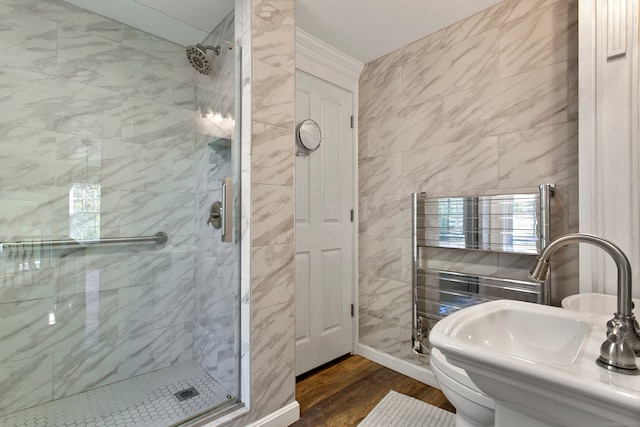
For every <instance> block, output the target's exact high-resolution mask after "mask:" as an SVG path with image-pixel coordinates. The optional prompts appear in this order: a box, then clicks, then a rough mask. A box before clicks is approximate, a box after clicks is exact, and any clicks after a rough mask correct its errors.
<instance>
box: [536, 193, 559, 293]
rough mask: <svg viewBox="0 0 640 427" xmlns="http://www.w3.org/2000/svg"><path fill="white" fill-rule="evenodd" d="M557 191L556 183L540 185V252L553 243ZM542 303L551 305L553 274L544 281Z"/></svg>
mask: <svg viewBox="0 0 640 427" xmlns="http://www.w3.org/2000/svg"><path fill="white" fill-rule="evenodd" d="M555 193H556V185H555V184H542V185H540V253H542V251H543V250H544V248H546V247H547V245H548V244H549V243H551V198H552V197H553V196H554V195H555ZM542 294H543V295H542V301H541V303H543V304H546V305H551V276H549V278H547V280H546V282H545V283H544V287H543V291H542Z"/></svg>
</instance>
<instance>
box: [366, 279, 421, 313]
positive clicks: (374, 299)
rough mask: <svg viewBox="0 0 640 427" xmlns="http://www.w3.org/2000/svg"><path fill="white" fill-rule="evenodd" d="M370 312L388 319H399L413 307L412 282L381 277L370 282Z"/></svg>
mask: <svg viewBox="0 0 640 427" xmlns="http://www.w3.org/2000/svg"><path fill="white" fill-rule="evenodd" d="M368 289H369V300H368V313H369V315H370V316H374V317H377V318H379V319H382V320H386V321H398V320H399V319H400V318H401V317H402V316H404V315H405V314H406V313H407V307H411V284H410V283H406V282H400V281H397V280H386V279H382V278H379V277H376V278H371V279H370V280H369V282H368Z"/></svg>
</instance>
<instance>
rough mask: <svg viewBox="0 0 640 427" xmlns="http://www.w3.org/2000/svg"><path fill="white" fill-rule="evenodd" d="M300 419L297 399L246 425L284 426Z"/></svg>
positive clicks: (250, 426)
mask: <svg viewBox="0 0 640 427" xmlns="http://www.w3.org/2000/svg"><path fill="white" fill-rule="evenodd" d="M299 419H300V404H299V403H298V401H297V400H294V401H293V403H290V404H288V405H287V406H285V407H283V408H280V409H278V410H277V411H275V412H272V413H270V414H269V415H267V416H266V417H263V418H260V419H259V420H258V421H255V422H253V423H251V424H249V426H248V427H286V426H289V425H291V424H293V423H295V422H296V421H298V420H299Z"/></svg>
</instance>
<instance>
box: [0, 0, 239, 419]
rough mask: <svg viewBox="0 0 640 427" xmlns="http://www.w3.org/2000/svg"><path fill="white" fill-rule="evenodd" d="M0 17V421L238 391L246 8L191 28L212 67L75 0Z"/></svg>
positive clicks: (31, 4)
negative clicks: (198, 65) (237, 17)
mask: <svg viewBox="0 0 640 427" xmlns="http://www.w3.org/2000/svg"><path fill="white" fill-rule="evenodd" d="M0 26H1V27H2V31H1V32H0V49H2V55H0V390H2V392H0V426H13V425H34V426H65V425H70V426H71V425H73V426H75V425H83V426H85V425H87V426H89V425H95V426H100V425H121V426H131V425H136V426H154V427H159V426H165V425H166V426H169V425H177V424H181V423H187V424H188V423H193V422H199V421H201V420H202V419H204V418H207V419H209V418H214V417H215V416H216V414H220V413H225V412H228V411H230V410H232V409H233V408H235V407H238V406H240V405H241V402H240V401H239V395H240V390H239V384H240V381H239V378H240V372H239V358H240V354H239V347H240V344H239V323H240V309H239V307H240V301H239V289H240V286H239V283H240V277H239V264H240V248H239V220H238V218H239V217H240V215H239V208H240V206H239V200H240V194H239V191H240V167H239V164H240V143H239V128H240V123H239V117H240V114H239V111H240V110H239V108H240V106H239V99H240V97H239V90H240V85H239V73H240V71H239V70H240V67H239V65H240V64H239V61H240V51H239V50H240V49H239V47H238V46H236V45H234V44H232V43H230V42H227V41H225V40H224V37H225V36H226V38H227V39H228V40H233V33H232V32H231V33H230V34H229V33H228V31H227V29H229V28H231V29H233V12H232V13H231V14H230V15H229V16H228V17H227V18H226V19H225V20H224V21H223V22H222V23H220V25H219V26H218V27H217V28H216V29H215V30H214V31H213V32H212V33H211V34H210V36H209V37H207V38H206V40H194V41H193V44H196V43H201V44H202V45H204V46H214V47H218V49H217V50H218V54H216V53H215V51H206V52H205V54H206V55H208V57H205V58H204V59H208V60H210V61H211V63H210V66H211V71H210V73H209V74H206V75H205V74H201V73H200V72H198V71H196V70H195V69H194V68H193V67H192V66H191V64H190V63H189V60H188V59H187V55H186V51H185V46H179V45H177V44H174V43H171V42H168V41H166V40H163V39H161V38H159V37H156V36H153V35H150V34H148V33H145V32H142V31H140V30H138V29H135V28H132V27H129V26H127V25H124V24H121V23H119V22H116V21H114V20H111V19H108V18H105V17H103V16H100V15H98V14H95V13H91V12H88V11H86V10H84V9H81V8H78V7H76V6H73V5H71V4H69V3H66V2H64V1H60V0H47V1H35V0H0ZM201 59H203V58H201ZM223 183H225V184H226V186H225V188H224V190H223ZM216 201H220V202H221V203H220V204H219V205H218V204H216V205H215V206H214V208H213V209H212V205H214V202H216ZM218 206H221V207H222V209H220V207H218ZM210 219H211V221H209V220H210ZM212 223H215V224H214V225H217V224H218V223H219V224H220V226H221V228H214V227H213V226H212Z"/></svg>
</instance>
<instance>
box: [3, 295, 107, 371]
mask: <svg viewBox="0 0 640 427" xmlns="http://www.w3.org/2000/svg"><path fill="white" fill-rule="evenodd" d="M0 307H2V309H3V314H2V323H3V327H2V331H1V334H2V341H3V343H5V344H6V345H3V347H2V349H1V350H0V361H1V362H10V361H17V360H23V359H27V358H31V357H33V355H51V354H53V353H54V352H57V351H62V350H64V349H67V348H70V347H78V346H87V345H93V344H97V343H99V342H103V341H108V340H112V339H115V338H116V337H117V336H118V324H117V316H118V293H117V291H101V292H88V293H86V294H75V295H70V296H62V297H56V298H46V299H41V300H32V301H20V302H15V303H7V304H0Z"/></svg>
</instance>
